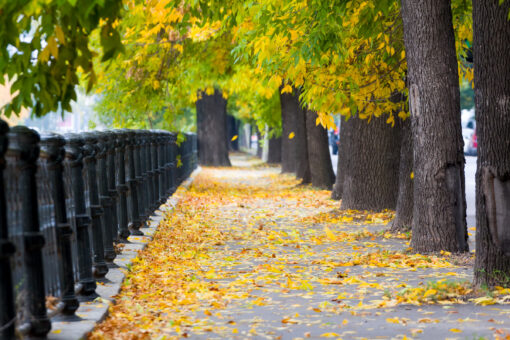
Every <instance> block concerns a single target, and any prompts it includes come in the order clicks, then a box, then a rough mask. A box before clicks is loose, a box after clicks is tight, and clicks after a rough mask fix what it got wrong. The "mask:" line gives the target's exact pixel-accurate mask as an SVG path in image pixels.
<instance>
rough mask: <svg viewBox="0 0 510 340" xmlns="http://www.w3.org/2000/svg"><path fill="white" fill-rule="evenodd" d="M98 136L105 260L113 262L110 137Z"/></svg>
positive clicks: (98, 177) (98, 184)
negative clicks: (107, 171)
mask: <svg viewBox="0 0 510 340" xmlns="http://www.w3.org/2000/svg"><path fill="white" fill-rule="evenodd" d="M94 134H95V135H96V136H97V139H98V141H97V144H96V145H97V150H98V151H97V153H96V161H97V165H96V172H97V186H98V189H99V202H100V203H101V207H102V208H103V214H102V215H101V224H102V227H103V228H102V230H103V245H104V259H105V260H106V261H107V262H112V261H113V260H114V259H115V256H116V254H115V250H114V249H113V237H112V228H113V221H112V199H111V198H110V195H109V193H108V180H107V173H106V150H107V147H108V136H107V134H106V133H104V132H94Z"/></svg>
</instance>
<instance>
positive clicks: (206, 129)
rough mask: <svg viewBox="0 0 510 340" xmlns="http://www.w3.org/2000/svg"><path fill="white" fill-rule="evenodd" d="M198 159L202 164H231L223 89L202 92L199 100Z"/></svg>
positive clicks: (197, 105)
mask: <svg viewBox="0 0 510 340" xmlns="http://www.w3.org/2000/svg"><path fill="white" fill-rule="evenodd" d="M196 108H197V138H198V160H199V162H200V164H201V165H208V166H230V160H229V158H228V144H229V143H228V138H227V136H228V134H227V101H226V99H225V98H223V95H222V94H221V91H219V90H214V94H212V95H208V94H206V93H205V92H202V93H201V98H200V99H199V100H197V103H196Z"/></svg>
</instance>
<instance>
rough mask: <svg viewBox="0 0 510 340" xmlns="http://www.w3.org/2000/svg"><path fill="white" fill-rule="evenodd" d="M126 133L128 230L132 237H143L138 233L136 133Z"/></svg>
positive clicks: (128, 131)
mask: <svg viewBox="0 0 510 340" xmlns="http://www.w3.org/2000/svg"><path fill="white" fill-rule="evenodd" d="M124 131H126V142H127V153H126V155H127V163H128V167H127V169H128V171H127V178H128V180H127V184H128V186H129V200H128V203H129V211H130V218H129V230H130V231H131V234H132V235H143V233H142V232H141V231H140V227H141V226H142V220H141V217H140V211H139V209H138V208H139V206H140V204H139V203H138V201H139V195H138V193H139V189H138V187H139V185H138V183H139V182H138V181H139V178H138V177H137V171H136V156H135V154H136V153H137V143H138V142H137V139H136V132H135V131H134V130H124Z"/></svg>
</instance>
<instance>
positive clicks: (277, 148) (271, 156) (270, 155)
mask: <svg viewBox="0 0 510 340" xmlns="http://www.w3.org/2000/svg"><path fill="white" fill-rule="evenodd" d="M267 148H268V150H267V163H269V164H275V163H280V162H281V161H282V137H271V138H269V141H268V146H267Z"/></svg>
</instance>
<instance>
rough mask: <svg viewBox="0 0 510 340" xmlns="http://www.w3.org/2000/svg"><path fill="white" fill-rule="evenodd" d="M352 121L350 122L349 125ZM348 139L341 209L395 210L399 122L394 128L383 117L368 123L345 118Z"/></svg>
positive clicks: (399, 135) (356, 118)
mask: <svg viewBox="0 0 510 340" xmlns="http://www.w3.org/2000/svg"><path fill="white" fill-rule="evenodd" d="M351 120H352V122H351ZM349 121H350V126H349V128H350V129H351V138H350V143H349V154H348V162H347V165H346V168H345V175H344V176H345V177H344V187H343V193H342V205H341V208H342V209H355V210H374V211H379V210H383V209H395V206H396V203H397V194H398V164H399V160H400V140H401V127H400V125H399V124H400V122H398V120H397V123H396V125H395V127H394V128H392V127H391V125H389V124H387V123H386V118H385V117H379V118H376V117H373V118H372V120H371V121H370V122H368V121H367V120H362V119H360V118H359V117H357V116H356V117H352V118H350V119H349Z"/></svg>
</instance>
